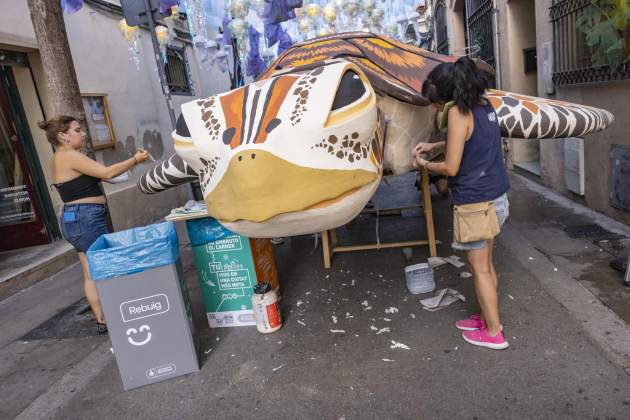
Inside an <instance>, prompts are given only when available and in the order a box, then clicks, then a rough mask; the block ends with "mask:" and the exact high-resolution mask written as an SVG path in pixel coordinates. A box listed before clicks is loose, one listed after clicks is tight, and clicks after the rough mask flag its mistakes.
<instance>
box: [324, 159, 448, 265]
mask: <svg viewBox="0 0 630 420" xmlns="http://www.w3.org/2000/svg"><path fill="white" fill-rule="evenodd" d="M420 173H421V179H422V184H421V191H422V205H423V208H424V219H425V222H426V225H427V239H422V240H417V241H402V242H386V243H379V244H366V245H352V246H338V245H337V232H336V231H335V229H332V230H325V231H323V232H322V248H323V252H324V268H330V266H331V260H332V257H333V255H334V254H336V253H339V252H352V251H364V250H368V249H385V248H403V247H411V246H421V245H428V246H429V255H430V256H432V257H435V256H436V255H437V250H436V247H435V244H436V240H435V228H434V226H433V207H432V205H431V189H430V186H429V173H428V171H427V170H426V169H425V168H422V169H421V170H420ZM415 207H418V206H409V207H402V208H397V209H383V210H380V211H379V212H387V211H391V210H404V209H409V208H415Z"/></svg>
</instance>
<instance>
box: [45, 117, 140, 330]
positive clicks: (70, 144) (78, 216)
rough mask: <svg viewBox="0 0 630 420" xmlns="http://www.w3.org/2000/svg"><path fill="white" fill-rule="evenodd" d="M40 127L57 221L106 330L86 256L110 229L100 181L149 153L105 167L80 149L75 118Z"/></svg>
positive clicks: (100, 325) (79, 131)
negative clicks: (48, 149) (49, 150)
mask: <svg viewBox="0 0 630 420" xmlns="http://www.w3.org/2000/svg"><path fill="white" fill-rule="evenodd" d="M39 127H40V128H41V129H42V130H44V131H46V138H47V139H48V141H49V142H50V144H52V146H53V148H54V149H55V154H54V155H53V157H52V159H51V162H50V170H51V176H52V179H53V182H54V185H55V187H56V188H57V191H58V192H59V195H60V196H61V199H62V200H63V202H64V203H65V205H64V207H63V211H62V214H61V220H60V226H61V232H62V234H63V237H64V238H65V239H66V240H67V241H68V242H70V243H71V244H72V246H74V248H75V249H76V250H77V252H78V253H79V260H80V261H81V267H82V268H83V288H84V290H85V297H86V298H87V300H88V303H89V304H90V307H91V308H92V312H94V317H95V318H96V322H97V330H98V332H100V333H105V332H107V327H106V326H105V318H104V316H103V310H102V308H101V303H100V301H99V298H98V293H97V291H96V286H95V284H94V282H93V281H92V279H91V278H90V270H89V267H88V262H87V257H86V256H85V252H86V251H87V249H88V248H89V247H90V245H92V243H93V242H94V241H95V240H96V239H97V238H98V237H99V236H100V235H102V234H103V233H107V232H109V228H108V226H109V223H108V211H107V206H106V203H107V201H106V199H105V194H104V193H103V187H102V185H101V180H109V179H111V178H114V177H116V176H118V175H120V174H122V173H123V172H125V171H127V170H128V169H130V168H132V167H133V166H135V165H137V164H138V163H140V162H143V161H145V160H147V159H148V158H149V155H148V153H147V152H145V151H143V150H139V151H137V152H136V154H135V155H134V156H133V157H132V158H129V159H127V160H125V161H122V162H120V163H117V164H115V165H111V166H104V165H102V164H100V163H98V162H96V161H95V160H93V159H90V158H89V157H87V156H85V155H84V154H83V153H81V152H80V150H81V149H82V148H83V146H84V145H85V132H83V130H82V129H81V125H80V124H79V122H78V121H77V120H76V119H75V118H73V117H68V116H59V117H57V118H53V119H51V120H48V121H43V122H41V123H39Z"/></svg>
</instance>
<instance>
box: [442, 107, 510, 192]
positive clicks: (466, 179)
mask: <svg viewBox="0 0 630 420" xmlns="http://www.w3.org/2000/svg"><path fill="white" fill-rule="evenodd" d="M472 113H473V118H474V121H475V126H474V129H473V132H472V135H471V136H470V138H469V139H468V141H466V143H465V144H464V154H463V156H462V162H461V164H460V165H459V171H457V175H455V176H454V177H450V178H449V180H448V185H449V188H450V189H451V193H452V194H453V202H454V203H455V204H471V203H480V202H482V201H490V200H494V199H495V198H498V197H500V196H501V195H503V194H504V193H506V192H507V190H509V189H510V181H509V179H508V174H507V171H506V170H505V164H504V162H503V149H502V147H501V128H500V127H499V120H498V118H497V114H496V113H495V112H494V108H492V105H490V104H486V105H477V106H476V107H474V108H473V109H472Z"/></svg>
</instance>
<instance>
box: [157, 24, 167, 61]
mask: <svg viewBox="0 0 630 420" xmlns="http://www.w3.org/2000/svg"><path fill="white" fill-rule="evenodd" d="M155 36H156V38H157V41H158V44H159V45H160V51H161V52H162V61H164V63H166V61H167V58H166V46H167V45H168V44H169V42H171V34H170V32H169V30H168V28H167V27H166V26H163V25H158V26H156V27H155Z"/></svg>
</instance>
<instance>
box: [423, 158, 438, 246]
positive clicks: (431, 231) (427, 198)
mask: <svg viewBox="0 0 630 420" xmlns="http://www.w3.org/2000/svg"><path fill="white" fill-rule="evenodd" d="M420 172H421V174H422V203H423V204H424V219H425V221H426V225H427V239H428V241H429V255H430V256H432V257H435V256H437V248H436V246H435V226H434V225H433V204H432V203H431V187H430V186H429V171H427V169H426V168H424V167H423V168H422V170H421V171H420Z"/></svg>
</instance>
